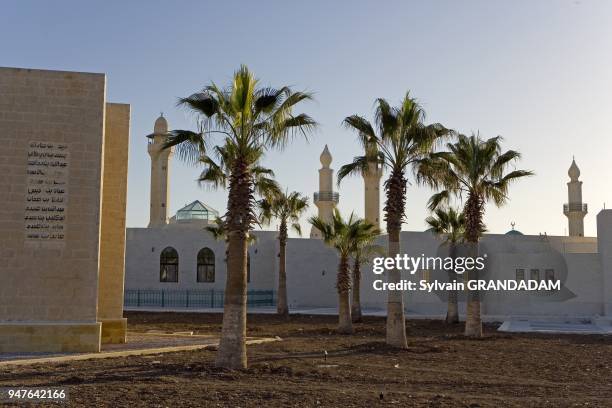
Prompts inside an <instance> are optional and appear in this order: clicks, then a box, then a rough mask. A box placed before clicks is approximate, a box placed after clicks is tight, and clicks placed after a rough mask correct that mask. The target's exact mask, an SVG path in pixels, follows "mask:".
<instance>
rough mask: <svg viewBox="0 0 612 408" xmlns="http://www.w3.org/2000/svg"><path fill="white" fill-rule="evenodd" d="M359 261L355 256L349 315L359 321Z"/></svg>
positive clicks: (354, 320)
mask: <svg viewBox="0 0 612 408" xmlns="http://www.w3.org/2000/svg"><path fill="white" fill-rule="evenodd" d="M360 263H361V261H360V260H359V258H358V257H357V258H355V263H353V285H352V289H353V291H352V292H351V293H352V299H351V315H352V317H353V322H361V320H362V318H361V288H360V286H361V270H360Z"/></svg>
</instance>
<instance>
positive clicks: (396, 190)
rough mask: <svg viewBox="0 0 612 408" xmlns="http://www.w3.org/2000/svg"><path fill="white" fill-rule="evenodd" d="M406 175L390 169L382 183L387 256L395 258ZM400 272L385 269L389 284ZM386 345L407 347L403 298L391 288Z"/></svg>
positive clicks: (404, 196) (389, 292) (398, 280)
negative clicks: (384, 193) (387, 235)
mask: <svg viewBox="0 0 612 408" xmlns="http://www.w3.org/2000/svg"><path fill="white" fill-rule="evenodd" d="M406 182H407V181H406V178H405V177H404V173H403V171H402V170H393V172H392V173H391V175H390V176H389V179H388V180H387V181H386V182H385V189H386V192H387V202H386V203H385V218H386V221H387V233H388V234H389V241H388V242H389V243H388V249H387V252H388V256H389V258H395V257H396V255H398V254H399V253H400V231H401V229H402V220H403V218H404V208H405V206H406ZM401 279H402V275H401V273H400V271H399V270H397V269H395V268H394V269H391V270H388V271H387V281H388V282H389V283H399V282H400V281H401ZM387 296H388V297H387V339H386V341H387V344H389V345H390V346H393V347H398V348H407V347H408V342H407V340H406V318H405V316H404V297H403V295H402V291H399V290H390V291H388V295H387Z"/></svg>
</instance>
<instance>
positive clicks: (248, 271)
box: [247, 252, 251, 283]
mask: <svg viewBox="0 0 612 408" xmlns="http://www.w3.org/2000/svg"><path fill="white" fill-rule="evenodd" d="M250 281H251V254H249V253H248V252H247V283H249V282H250Z"/></svg>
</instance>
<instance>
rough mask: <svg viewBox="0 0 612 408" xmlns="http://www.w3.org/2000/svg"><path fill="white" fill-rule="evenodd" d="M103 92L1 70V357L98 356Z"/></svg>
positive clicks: (94, 81) (79, 81)
mask: <svg viewBox="0 0 612 408" xmlns="http://www.w3.org/2000/svg"><path fill="white" fill-rule="evenodd" d="M105 86H106V80H105V76H104V75H103V74H89V73H75V72H59V71H42V70H30V69H16V68H0V146H2V148H1V149H0V173H1V174H2V177H0V191H2V193H3V199H2V205H1V206H0V231H2V234H0V352H14V351H99V349H100V331H101V324H100V323H99V322H98V321H97V305H98V261H99V249H100V245H99V236H100V205H101V193H100V191H101V181H102V154H103V152H102V148H103V139H104V108H105V105H104V104H105Z"/></svg>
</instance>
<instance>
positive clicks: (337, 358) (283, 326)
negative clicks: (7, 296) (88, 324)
mask: <svg viewBox="0 0 612 408" xmlns="http://www.w3.org/2000/svg"><path fill="white" fill-rule="evenodd" d="M126 317H127V318H128V322H129V329H130V330H133V331H143V330H149V329H162V330H173V331H178V330H194V331H195V332H196V333H206V334H209V333H211V332H212V333H218V332H219V331H220V327H221V315H220V314H188V313H142V312H138V313H136V312H133V313H127V315H126ZM335 323H336V318H335V317H334V316H292V317H291V319H290V320H289V321H283V320H281V319H279V318H277V317H275V316H271V315H249V324H248V328H249V335H251V336H280V337H281V338H283V341H282V342H275V343H268V344H262V345H256V346H251V347H250V348H249V353H248V355H249V368H248V369H247V370H245V371H224V370H219V369H216V368H214V366H213V364H212V363H213V360H214V355H215V352H214V351H210V350H208V351H207V350H201V351H193V352H180V353H169V354H161V355H156V356H146V357H127V358H121V359H103V360H91V361H75V362H71V363H56V364H40V365H34V366H24V367H13V368H7V367H3V368H0V387H7V386H28V387H34V386H36V387H39V386H40V387H50V386H53V387H67V388H68V392H69V394H70V403H69V404H68V405H69V406H88V407H91V406H112V407H134V406H146V407H260V406H265V407H269V408H272V407H373V406H385V405H390V406H398V407H472V408H473V407H577V406H579V407H612V337H610V336H607V337H606V336H596V335H525V334H503V333H497V332H496V331H495V328H496V327H497V326H496V325H491V326H487V327H486V336H485V337H484V338H483V339H481V340H468V339H466V338H464V337H463V336H462V335H461V329H462V326H461V325H456V326H451V327H448V326H446V325H445V324H443V323H442V322H439V321H409V322H408V331H409V348H408V350H404V351H397V350H392V349H389V348H387V347H386V346H385V345H384V319H382V318H377V317H369V318H365V321H364V323H360V324H357V325H356V332H355V334H354V335H352V336H345V335H337V334H335V332H334V326H335ZM324 351H327V353H328V357H327V360H325V359H324ZM63 406H66V404H64V405H63Z"/></svg>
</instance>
